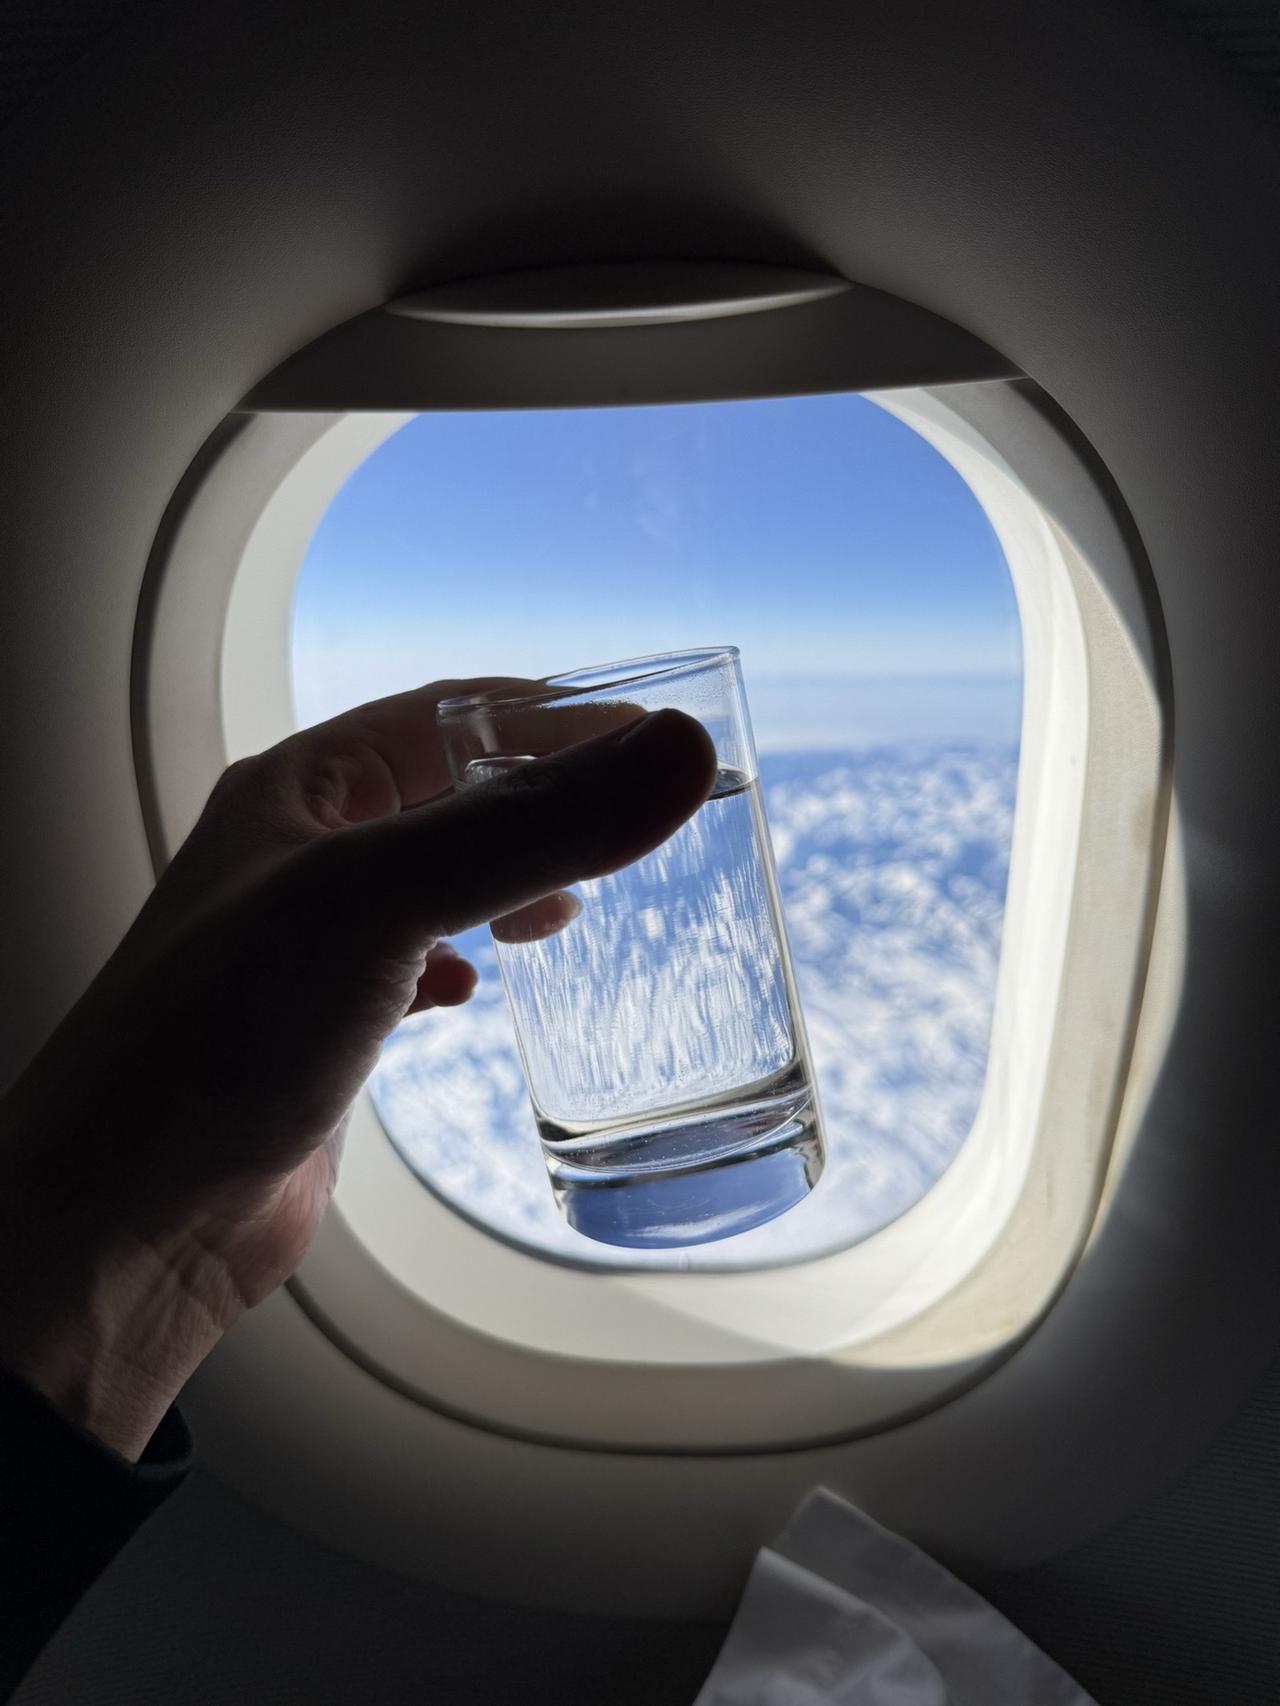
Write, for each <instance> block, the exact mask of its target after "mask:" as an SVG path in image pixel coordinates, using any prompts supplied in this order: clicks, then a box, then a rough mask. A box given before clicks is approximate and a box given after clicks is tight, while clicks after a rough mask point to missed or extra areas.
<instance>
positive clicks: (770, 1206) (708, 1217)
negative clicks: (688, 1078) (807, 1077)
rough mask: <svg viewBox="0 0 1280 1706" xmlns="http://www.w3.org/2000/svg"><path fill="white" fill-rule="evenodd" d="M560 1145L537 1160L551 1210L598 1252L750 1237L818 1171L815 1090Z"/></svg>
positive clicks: (547, 1146)
mask: <svg viewBox="0 0 1280 1706" xmlns="http://www.w3.org/2000/svg"><path fill="white" fill-rule="evenodd" d="M550 1129H551V1130H554V1131H555V1132H556V1136H557V1137H558V1138H560V1139H561V1141H557V1142H548V1141H547V1138H548V1136H549V1135H550V1132H549V1130H548V1128H546V1127H544V1128H543V1139H544V1141H543V1153H544V1155H545V1156H546V1160H547V1167H548V1170H549V1172H550V1174H551V1185H552V1189H553V1191H554V1192H555V1197H556V1202H557V1204H558V1205H559V1208H560V1212H561V1213H562V1214H563V1215H564V1217H565V1219H566V1221H567V1222H568V1224H569V1225H570V1226H572V1227H573V1229H574V1230H575V1231H576V1232H580V1233H582V1234H583V1236H584V1237H587V1238H592V1239H594V1240H595V1241H596V1242H597V1243H600V1244H613V1245H619V1246H622V1247H623V1248H626V1249H633V1250H669V1249H673V1248H679V1247H680V1246H682V1245H693V1244H710V1243H713V1242H715V1241H716V1240H717V1239H721V1238H732V1237H733V1236H734V1235H735V1234H736V1233H739V1232H750V1231H751V1230H752V1228H753V1227H756V1226H763V1225H764V1224H765V1222H766V1221H770V1220H774V1219H776V1218H777V1216H778V1215H780V1214H785V1213H786V1211H787V1210H788V1209H789V1208H794V1207H795V1205H796V1204H797V1203H798V1202H802V1201H803V1200H804V1198H805V1197H806V1196H807V1195H808V1194H809V1192H810V1191H811V1190H812V1189H813V1187H814V1185H815V1184H816V1183H817V1181H818V1179H819V1177H820V1175H821V1173H822V1165H823V1149H822V1140H821V1136H820V1134H819V1127H818V1117H817V1110H816V1107H815V1104H814V1097H813V1093H812V1090H811V1089H810V1087H809V1085H808V1084H807V1083H806V1082H803V1081H801V1082H800V1083H799V1084H798V1085H797V1084H796V1083H795V1079H794V1077H793V1078H792V1083H791V1086H790V1087H789V1088H788V1089H787V1090H786V1091H785V1092H784V1093H782V1094H775V1095H771V1096H766V1097H759V1096H756V1097H753V1098H752V1100H751V1101H749V1102H740V1103H738V1104H736V1105H734V1104H732V1103H729V1104H726V1103H725V1101H724V1100H723V1099H721V1100H719V1101H718V1102H717V1103H716V1104H714V1105H709V1106H707V1107H706V1108H703V1109H700V1110H698V1111H695V1112H693V1113H689V1114H686V1115H684V1116H683V1117H682V1118H680V1119H675V1120H671V1119H668V1120H664V1121H662V1122H661V1124H658V1123H654V1124H651V1125H644V1126H634V1127H630V1128H627V1129H625V1130H619V1129H618V1128H617V1127H616V1126H615V1127H613V1128H612V1129H611V1130H609V1131H608V1132H603V1131H602V1132H597V1133H593V1134H591V1135H589V1136H577V1137H575V1138H574V1139H572V1140H571V1141H569V1142H565V1141H563V1130H562V1128H550Z"/></svg>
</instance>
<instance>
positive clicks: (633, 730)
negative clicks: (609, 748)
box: [613, 711, 654, 746]
mask: <svg viewBox="0 0 1280 1706" xmlns="http://www.w3.org/2000/svg"><path fill="white" fill-rule="evenodd" d="M653 718H654V713H653V712H652V711H646V712H645V713H644V715H643V716H642V717H637V718H636V720H635V722H634V723H628V724H627V726H626V728H625V729H620V730H619V731H618V732H617V734H615V735H614V737H613V738H614V740H615V742H616V743H617V745H619V746H625V745H626V744H627V742H628V741H629V740H630V739H631V737H632V735H635V734H639V732H640V730H641V729H643V728H647V727H648V725H649V724H650V723H651V722H652V721H653Z"/></svg>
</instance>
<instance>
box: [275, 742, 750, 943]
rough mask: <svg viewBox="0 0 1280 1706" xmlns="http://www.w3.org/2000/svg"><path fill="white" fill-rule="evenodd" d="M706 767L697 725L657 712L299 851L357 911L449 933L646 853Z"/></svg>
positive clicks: (684, 814)
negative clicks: (325, 868) (318, 862)
mask: <svg viewBox="0 0 1280 1706" xmlns="http://www.w3.org/2000/svg"><path fill="white" fill-rule="evenodd" d="M715 774H716V754H715V747H714V746H713V744H712V741H711V737H710V736H709V735H708V734H707V732H706V730H705V729H704V728H703V727H702V725H701V724H700V723H698V722H696V721H695V720H694V718H692V717H687V716H685V715H684V714H683V712H680V711H670V710H668V711H656V712H654V713H653V714H652V715H650V716H646V717H643V718H641V719H640V720H639V721H637V722H634V723H631V724H629V725H628V726H627V727H626V728H625V729H622V730H614V731H611V732H610V733H609V734H606V735H600V736H597V737H596V738H595V739H593V740H589V741H585V742H582V743H581V744H579V745H577V746H574V747H571V748H569V749H567V750H566V751H563V752H558V753H556V754H554V755H553V756H552V757H550V758H543V759H538V760H536V761H534V762H532V763H529V764H524V765H521V766H520V767H519V768H518V769H515V770H513V771H511V772H509V773H508V774H507V775H506V776H503V777H501V778H499V779H497V780H495V781H492V782H486V783H483V784H481V785H479V786H477V787H474V788H468V789H465V790H463V791H462V792H460V793H458V794H455V795H453V796H451V797H450V798H449V799H447V800H443V801H440V802H438V803H437V804H433V805H428V806H423V807H420V808H419V809H418V810H417V811H414V812H406V813H403V814H401V815H400V816H399V817H398V818H394V819H384V820H383V821H381V822H378V823H369V824H362V825H359V826H358V827H356V828H354V829H351V830H349V831H347V832H345V833H344V834H342V835H335V836H328V837H325V838H323V839H322V840H320V841H318V842H315V843H313V845H312V846H311V847H310V848H308V849H306V853H307V854H308V855H311V856H312V857H318V858H320V859H322V860H327V861H328V862H329V864H330V880H331V881H332V883H333V884H334V885H335V886H338V885H339V884H340V885H341V887H342V889H343V890H344V891H345V892H344V895H343V899H344V903H345V904H344V907H343V911H344V914H345V916H347V917H348V918H349V919H351V920H352V921H353V922H354V921H355V920H356V919H357V918H360V919H361V920H362V921H367V923H368V924H369V925H370V926H373V925H374V924H375V923H376V924H378V925H381V926H385V927H386V928H387V929H389V930H391V931H394V930H396V929H399V930H400V931H401V932H403V931H404V930H405V929H406V928H408V929H410V930H417V931H419V932H424V933H426V932H429V933H430V934H432V935H448V936H452V935H456V934H457V933H458V932H459V931H461V930H464V929H467V928H469V927H470V926H471V925H473V924H479V923H481V922H483V921H485V920H487V919H491V918H500V917H505V916H506V915H508V914H510V913H513V912H516V911H518V910H519V909H520V908H522V907H525V906H528V905H529V903H530V902H532V901H536V900H540V899H542V898H543V897H544V896H547V895H550V894H554V893H555V892H556V891H557V890H560V889H564V888H567V887H568V886H569V885H571V884H572V883H575V882H581V881H583V880H585V879H587V878H590V877H600V876H605V875H607V874H608V873H609V872H611V871H617V870H619V869H621V867H622V866H624V865H628V864H631V863H632V861H634V860H636V859H639V858H640V857H642V856H643V855H644V854H645V853H648V852H651V851H652V849H653V848H655V847H657V846H659V845H660V843H662V842H663V841H665V840H666V839H667V837H668V836H669V835H671V834H673V833H674V831H675V830H676V829H678V828H679V826H680V825H681V824H682V823H683V822H684V821H685V819H686V818H688V817H691V816H692V814H693V813H694V812H695V811H696V810H697V809H698V807H699V806H700V805H701V804H702V802H703V801H704V800H705V799H706V798H707V796H708V794H709V793H710V791H711V788H712V785H713V783H714V780H715Z"/></svg>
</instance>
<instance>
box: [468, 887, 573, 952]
mask: <svg viewBox="0 0 1280 1706" xmlns="http://www.w3.org/2000/svg"><path fill="white" fill-rule="evenodd" d="M581 912H582V902H581V901H580V900H579V899H578V897H577V895H572V894H569V893H567V892H566V891H565V890H563V889H561V890H559V891H558V892H557V893H556V894H549V895H547V896H545V897H544V898H543V899H542V900H535V901H533V902H532V903H531V904H530V905H529V906H522V907H521V908H520V910H519V911H518V912H509V913H507V915H506V916H505V917H504V918H495V919H494V921H493V923H492V924H491V925H490V926H489V928H490V929H491V930H492V931H493V939H494V941H495V942H541V941H544V940H545V939H546V937H548V936H554V935H555V934H556V932H557V931H559V930H563V929H564V927H565V925H566V924H572V923H573V921H574V919H575V918H577V917H578V916H579V915H580V913H581Z"/></svg>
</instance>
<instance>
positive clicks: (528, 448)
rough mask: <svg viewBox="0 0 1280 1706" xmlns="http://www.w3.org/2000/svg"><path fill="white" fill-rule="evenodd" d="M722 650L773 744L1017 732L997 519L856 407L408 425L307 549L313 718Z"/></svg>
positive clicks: (494, 417) (302, 617)
mask: <svg viewBox="0 0 1280 1706" xmlns="http://www.w3.org/2000/svg"><path fill="white" fill-rule="evenodd" d="M719 644H735V645H737V646H739V647H740V648H741V650H742V654H743V665H744V670H745V672H746V678H747V684H748V691H749V694H750V696H751V699H752V705H753V712H754V715H755V722H756V728H757V734H758V736H759V738H760V742H761V745H762V747H770V746H775V747H776V746H788V745H790V746H804V745H828V746H831V745H840V744H843V743H848V744H860V743H863V742H866V741H875V740H882V739H890V738H894V737H895V736H901V737H903V738H915V737H930V736H936V735H945V734H959V735H975V736H992V737H996V738H1010V739H1015V738H1016V735H1017V703H1018V689H1017V683H1018V680H1019V678H1020V673H1021V650H1020V639H1019V629H1018V618H1017V611H1016V606H1015V603H1014V598H1013V591H1012V587H1011V584H1010V580H1009V575H1008V570H1007V568H1006V567H1005V563H1004V558H1003V555H1002V553H1001V551H1000V548H999V545H998V543H997V542H996V539H995V536H994V534H993V533H992V531H991V528H990V526H989V524H988V522H987V520H986V517H985V516H984V515H983V513H982V511H981V509H980V508H979V506H978V504H977V502H976V501H975V499H974V498H973V496H972V494H971V493H970V492H969V490H968V488H967V487H966V486H965V484H964V482H963V481H962V480H961V479H960V477H959V476H958V475H957V474H956V473H955V472H954V471H953V470H952V469H951V467H950V466H949V465H948V464H947V463H946V462H945V461H944V460H943V459H942V458H941V457H940V456H939V455H938V454H937V452H936V451H934V450H933V449H932V448H931V447H930V446H929V445H927V444H926V443H925V442H924V441H923V440H922V439H920V438H919V437H918V436H917V435H916V434H915V433H914V432H912V431H911V429H910V428H908V427H906V426H904V425H903V424H902V423H900V422H899V421H897V420H895V419H894V418H893V417H892V416H890V415H888V414H887V413H886V412H885V411H884V410H882V409H879V408H877V407H876V406H875V405H874V404H873V403H869V402H867V401H866V400H865V399H863V398H860V397H856V396H829V397H801V398H786V399H768V400H762V401H755V402H747V403H720V404H698V405H685V406H675V407H662V408H637V409H603V410H561V411H536V412H513V413H505V414H438V415H422V416H419V417H418V418H417V419H416V420H415V421H413V422H411V423H410V424H409V425H408V426H407V427H405V428H403V429H402V430H401V431H400V432H398V433H397V434H396V435H395V436H394V437H393V438H391V439H389V440H388V441H387V443H386V444H384V445H383V446H382V447H381V448H380V449H379V450H377V451H376V452H375V453H374V454H373V455H372V456H371V457H370V458H369V459H368V460H367V461H366V462H365V463H364V464H363V465H362V466H361V467H360V468H358V469H357V470H356V471H355V473H354V474H353V475H352V476H351V478H350V479H349V481H348V482H347V484H346V485H345V486H344V488H343V489H342V491H341V492H340V493H339V494H338V497H337V498H336V499H335V501H334V502H333V504H332V505H331V507H330V509H329V511H328V512H327V514H326V515H325V517H324V518H323V520H322V521H321V523H320V526H319V528H318V529H317V531H316V534H315V536H314V538H313V540H312V543H311V546H310V549H309V551H308V554H307V558H306V561H305V564H304V566H303V570H302V573H301V576H300V579H299V586H298V593H297V599H296V604H295V631H294V676H295V693H296V698H297V704H298V711H299V716H300V719H301V720H302V721H303V722H310V721H313V720H315V718H316V717H318V716H322V715H329V714H331V713H332V712H333V711H335V710H337V709H340V708H341V707H342V706H343V705H346V704H350V703H355V702H357V701H359V700H360V699H363V698H368V697H371V696H373V695H375V694H377V693H382V692H392V691H396V690H398V689H400V688H403V687H407V686H410V685H414V684H416V683H417V682H420V681H429V680H431V679H434V678H436V677H441V676H457V675H464V676H465V675H472V674H488V673H494V674H498V673H501V674H508V673H509V674H518V675H532V676H538V675H543V674H549V673H552V672H555V671H558V670H565V669H573V668H577V667H579V666H585V665H587V664H593V663H602V662H609V661H612V660H613V659H616V658H627V657H636V656H640V655H643V654H646V653H650V652H660V651H669V650H675V649H678V648H681V647H684V646H698V645H719Z"/></svg>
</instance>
